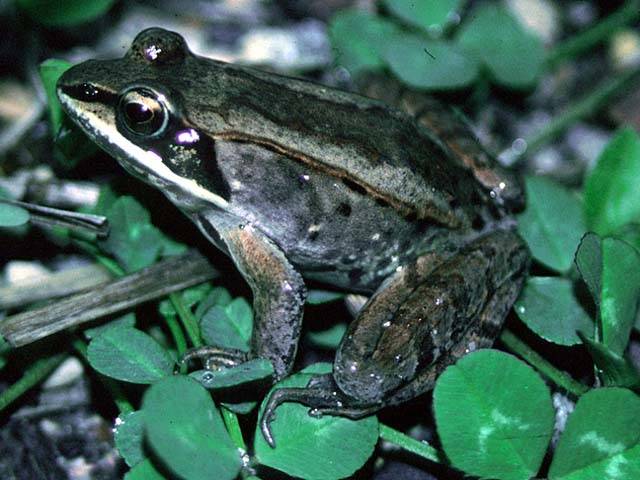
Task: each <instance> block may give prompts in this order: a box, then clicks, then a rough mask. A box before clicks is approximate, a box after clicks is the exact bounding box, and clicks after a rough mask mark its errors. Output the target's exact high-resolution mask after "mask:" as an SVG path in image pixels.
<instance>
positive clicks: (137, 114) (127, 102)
mask: <svg viewBox="0 0 640 480" xmlns="http://www.w3.org/2000/svg"><path fill="white" fill-rule="evenodd" d="M118 114H119V117H120V121H121V122H122V124H124V126H125V127H126V128H127V129H128V130H129V131H130V132H132V133H134V134H136V135H144V136H157V135H160V134H162V132H163V131H164V130H165V128H166V127H167V124H168V123H169V111H168V110H167V107H166V105H165V104H164V101H163V99H162V96H161V95H158V94H157V93H155V92H153V91H151V90H149V89H146V88H134V89H131V90H129V91H127V92H125V93H123V94H122V96H121V97H120V104H119V106H118Z"/></svg>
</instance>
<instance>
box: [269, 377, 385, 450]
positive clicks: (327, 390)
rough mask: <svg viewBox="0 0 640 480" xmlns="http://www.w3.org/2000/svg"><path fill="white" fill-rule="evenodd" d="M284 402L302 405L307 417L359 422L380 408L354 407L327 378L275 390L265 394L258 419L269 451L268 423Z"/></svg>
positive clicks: (370, 406) (368, 406) (375, 406)
mask: <svg viewBox="0 0 640 480" xmlns="http://www.w3.org/2000/svg"><path fill="white" fill-rule="evenodd" d="M287 402H293V403H301V404H303V405H306V406H307V407H309V415H310V416H312V417H315V418H319V417H322V416H323V415H335V416H340V417H347V418H351V419H359V418H363V417H366V416H368V415H371V414H373V413H375V412H376V411H377V410H379V409H380V405H357V404H354V403H353V399H351V398H350V397H347V396H346V395H345V394H344V393H342V392H341V391H340V390H339V389H338V388H337V387H336V385H335V383H334V382H333V379H332V377H331V375H318V376H315V377H313V379H311V381H310V382H309V384H308V386H307V387H302V388H278V389H276V390H273V391H272V392H271V394H270V395H269V399H268V400H267V403H266V405H265V408H264V411H263V413H262V418H261V419H260V429H261V431H262V435H263V436H264V439H265V440H266V442H267V443H268V444H269V445H270V446H271V447H272V448H275V439H274V437H273V433H272V431H271V426H270V424H271V422H272V421H273V420H274V419H275V410H276V409H277V408H278V406H280V405H281V404H283V403H287Z"/></svg>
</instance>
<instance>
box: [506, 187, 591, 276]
mask: <svg viewBox="0 0 640 480" xmlns="http://www.w3.org/2000/svg"><path fill="white" fill-rule="evenodd" d="M525 187H526V195H527V207H526V209H525V211H524V212H523V213H522V214H521V215H519V217H518V231H519V233H520V235H522V238H524V239H525V240H526V241H527V244H528V245H529V249H530V250H531V254H532V255H533V257H534V258H535V259H536V260H537V261H539V262H540V263H542V264H544V265H546V266H547V267H549V268H551V269H553V270H556V271H557V272H567V271H569V269H570V268H571V266H572V265H573V256H574V254H575V251H576V248H577V246H578V243H579V242H580V239H581V238H582V236H583V235H584V233H585V231H586V225H585V222H584V215H583V213H582V210H583V206H582V201H581V199H580V198H579V197H578V196H577V195H575V194H574V193H573V192H571V191H569V189H567V188H565V187H563V186H561V185H559V184H557V183H556V182H553V181H552V180H549V179H546V178H543V177H527V178H526V179H525Z"/></svg>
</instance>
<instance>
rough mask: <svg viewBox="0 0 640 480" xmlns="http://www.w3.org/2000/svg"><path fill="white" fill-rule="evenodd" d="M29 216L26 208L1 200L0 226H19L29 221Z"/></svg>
mask: <svg viewBox="0 0 640 480" xmlns="http://www.w3.org/2000/svg"><path fill="white" fill-rule="evenodd" d="M29 218H30V216H29V212H28V211H26V210H25V209H24V208H22V207H18V206H15V205H9V204H7V203H2V202H0V227H19V226H20V225H25V224H26V223H28V222H29Z"/></svg>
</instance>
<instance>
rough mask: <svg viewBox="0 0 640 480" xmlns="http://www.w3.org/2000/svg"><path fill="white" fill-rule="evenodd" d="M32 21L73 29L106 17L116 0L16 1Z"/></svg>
mask: <svg viewBox="0 0 640 480" xmlns="http://www.w3.org/2000/svg"><path fill="white" fill-rule="evenodd" d="M15 1H16V5H18V7H20V9H21V10H22V11H23V12H25V13H26V14H27V15H28V16H29V17H31V19H32V20H34V21H36V22H38V23H41V24H43V25H46V26H48V27H72V26H74V25H79V24H81V23H86V22H90V21H92V20H95V19H96V18H98V17H100V16H102V15H104V14H105V13H106V12H107V10H109V9H110V8H111V5H113V3H114V2H115V0H65V1H64V2H52V1H51V0H15Z"/></svg>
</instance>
